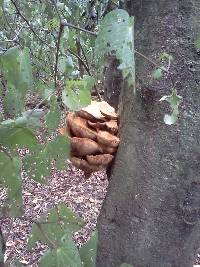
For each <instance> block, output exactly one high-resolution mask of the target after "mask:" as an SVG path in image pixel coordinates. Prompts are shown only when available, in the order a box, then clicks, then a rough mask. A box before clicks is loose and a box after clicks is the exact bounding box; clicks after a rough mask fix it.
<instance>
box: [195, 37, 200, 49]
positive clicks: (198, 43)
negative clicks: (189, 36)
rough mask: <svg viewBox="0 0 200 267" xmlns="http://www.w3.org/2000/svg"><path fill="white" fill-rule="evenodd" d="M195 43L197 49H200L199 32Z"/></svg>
mask: <svg viewBox="0 0 200 267" xmlns="http://www.w3.org/2000/svg"><path fill="white" fill-rule="evenodd" d="M194 44H195V47H196V49H197V50H199V49H200V34H198V36H197V38H196V41H195V43H194Z"/></svg>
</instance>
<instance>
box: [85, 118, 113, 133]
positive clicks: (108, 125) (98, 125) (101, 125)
mask: <svg viewBox="0 0 200 267" xmlns="http://www.w3.org/2000/svg"><path fill="white" fill-rule="evenodd" d="M88 125H89V126H90V127H92V128H94V129H100V130H108V131H109V132H110V133H112V134H116V133H117V131H118V125H117V121H116V120H110V121H105V122H91V121H88Z"/></svg>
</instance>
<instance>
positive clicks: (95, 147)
mask: <svg viewBox="0 0 200 267" xmlns="http://www.w3.org/2000/svg"><path fill="white" fill-rule="evenodd" d="M70 141H71V154H72V155H74V156H78V157H84V156H87V155H94V154H97V153H102V152H103V150H102V148H101V147H100V146H99V144H97V143H96V142H95V141H93V140H91V139H88V138H79V137H72V138H70Z"/></svg>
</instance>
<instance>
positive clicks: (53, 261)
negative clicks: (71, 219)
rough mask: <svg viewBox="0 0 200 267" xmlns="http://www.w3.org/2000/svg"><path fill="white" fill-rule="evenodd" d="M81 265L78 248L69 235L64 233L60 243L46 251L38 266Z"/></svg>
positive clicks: (74, 266)
mask: <svg viewBox="0 0 200 267" xmlns="http://www.w3.org/2000/svg"><path fill="white" fill-rule="evenodd" d="M69 266H70V267H82V263H81V259H80V256H79V253H78V249H77V247H76V245H75V244H74V242H73V241H72V239H71V237H68V235H67V234H65V235H64V236H63V237H62V244H61V245H60V246H59V247H57V248H54V249H52V250H49V251H47V252H46V253H45V254H44V255H43V257H42V258H41V260H40V262H39V267H69Z"/></svg>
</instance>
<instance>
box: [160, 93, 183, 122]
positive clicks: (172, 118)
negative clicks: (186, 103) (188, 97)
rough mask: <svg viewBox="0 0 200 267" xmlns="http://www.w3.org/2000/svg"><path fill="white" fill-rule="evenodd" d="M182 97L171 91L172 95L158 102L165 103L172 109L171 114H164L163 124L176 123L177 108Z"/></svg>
mask: <svg viewBox="0 0 200 267" xmlns="http://www.w3.org/2000/svg"><path fill="white" fill-rule="evenodd" d="M182 99H183V98H182V96H179V95H177V91H176V89H173V90H172V94H171V95H168V96H163V97H162V98H161V99H160V101H167V102H168V103H169V105H170V108H171V109H172V113H171V114H170V115H169V114H166V115H165V116H164V122H165V123H166V124H168V125H171V124H174V123H176V121H177V118H178V114H179V112H178V107H179V105H180V103H181V102H182Z"/></svg>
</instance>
